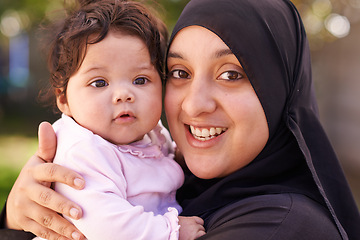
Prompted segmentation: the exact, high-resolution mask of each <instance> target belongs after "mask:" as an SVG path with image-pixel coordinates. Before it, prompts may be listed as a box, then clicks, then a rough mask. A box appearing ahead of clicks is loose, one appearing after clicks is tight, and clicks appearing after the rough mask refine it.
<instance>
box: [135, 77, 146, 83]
mask: <svg viewBox="0 0 360 240" xmlns="http://www.w3.org/2000/svg"><path fill="white" fill-rule="evenodd" d="M147 82H148V80H147V79H146V78H144V77H141V78H137V79H135V80H134V81H133V84H134V85H144V84H145V83H147Z"/></svg>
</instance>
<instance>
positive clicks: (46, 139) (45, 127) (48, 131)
mask: <svg viewBox="0 0 360 240" xmlns="http://www.w3.org/2000/svg"><path fill="white" fill-rule="evenodd" d="M38 136H39V148H38V151H37V153H36V155H37V156H39V157H40V158H41V159H43V160H44V161H46V162H52V160H53V159H54V157H55V152H56V135H55V132H54V129H53V128H52V126H51V124H50V123H48V122H42V123H40V125H39V130H38Z"/></svg>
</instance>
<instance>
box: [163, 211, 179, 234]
mask: <svg viewBox="0 0 360 240" xmlns="http://www.w3.org/2000/svg"><path fill="white" fill-rule="evenodd" d="M178 216H179V212H178V210H177V209H176V208H173V207H169V208H168V212H167V213H165V214H164V217H166V218H167V219H168V220H169V223H170V229H171V232H170V237H169V239H170V240H178V239H179V229H180V225H179V218H178Z"/></svg>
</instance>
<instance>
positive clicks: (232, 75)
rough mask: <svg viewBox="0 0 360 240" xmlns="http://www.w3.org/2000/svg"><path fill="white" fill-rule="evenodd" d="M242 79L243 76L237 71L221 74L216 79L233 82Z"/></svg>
mask: <svg viewBox="0 0 360 240" xmlns="http://www.w3.org/2000/svg"><path fill="white" fill-rule="evenodd" d="M242 78H244V75H243V74H241V73H239V72H237V71H227V72H224V73H222V74H221V75H220V76H219V77H218V79H222V80H230V81H235V80H239V79H242Z"/></svg>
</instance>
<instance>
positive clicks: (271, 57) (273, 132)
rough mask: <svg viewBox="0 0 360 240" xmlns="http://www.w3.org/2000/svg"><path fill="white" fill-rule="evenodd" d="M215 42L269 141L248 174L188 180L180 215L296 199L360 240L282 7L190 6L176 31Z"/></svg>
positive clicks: (275, 0)
mask: <svg viewBox="0 0 360 240" xmlns="http://www.w3.org/2000/svg"><path fill="white" fill-rule="evenodd" d="M191 25H197V26H202V27H205V28H207V29H209V30H210V31H212V32H214V33H215V34H216V35H218V36H219V37H220V38H221V39H222V40H223V41H224V43H225V44H226V45H227V46H228V47H229V48H230V49H231V50H232V52H233V53H234V54H235V56H236V57H237V58H238V60H239V61H240V63H241V64H242V66H243V67H244V70H245V72H246V74H247V76H248V78H249V80H250V82H251V84H252V86H253V88H254V89H255V92H256V94H257V96H258V98H259V100H260V102H261V104H262V107H263V109H264V111H265V115H266V118H267V121H268V126H269V131H270V137H269V141H268V143H267V145H266V146H265V148H264V149H263V151H262V152H261V153H260V154H259V155H258V156H257V157H256V158H255V160H254V161H252V162H251V163H250V164H249V165H248V166H246V167H244V168H242V169H240V170H238V171H237V172H235V173H233V174H231V175H229V176H227V177H225V178H221V179H212V180H203V179H199V178H196V177H195V176H193V175H192V176H189V178H188V180H187V182H186V183H185V185H184V186H183V188H182V189H180V190H179V191H178V199H179V201H180V202H181V203H182V205H183V206H184V212H183V214H184V215H195V214H196V215H200V216H203V217H204V218H206V216H209V215H210V214H211V213H213V212H214V211H215V210H216V209H218V208H220V207H223V206H224V205H226V204H229V203H232V202H235V201H237V200H240V199H242V198H245V197H249V196H254V195H260V194H270V193H284V192H292V193H301V194H304V195H306V196H308V197H310V198H312V199H313V200H315V201H317V202H319V203H321V204H323V205H324V206H325V207H327V208H328V210H329V212H330V213H331V215H332V217H333V219H334V222H335V223H336V225H337V227H338V229H339V232H340V233H341V235H342V237H343V239H356V238H357V237H359V236H360V230H359V229H360V217H359V211H358V209H357V207H356V205H355V202H354V200H353V197H352V194H351V191H350V189H349V187H348V184H347V182H346V180H345V177H344V175H343V172H342V170H341V167H340V165H339V163H338V160H337V157H336V155H335V153H334V151H333V149H332V147H331V145H330V143H329V141H328V138H327V136H326V134H325V132H324V130H323V128H322V127H321V124H320V122H319V119H318V110H317V103H316V100H315V94H314V90H313V85H312V75H311V62H310V53H309V46H308V42H307V38H306V34H305V30H304V27H303V24H302V21H301V19H300V16H299V13H298V12H297V10H296V8H295V7H294V5H293V4H292V3H291V2H290V1H287V0H192V1H190V3H188V5H187V6H186V7H185V8H184V10H183V12H182V14H181V16H180V18H179V20H178V22H177V24H176V26H175V27H174V30H173V33H172V36H171V39H170V44H171V42H172V40H173V39H174V37H175V36H176V33H177V32H179V31H180V30H181V29H183V28H185V27H187V26H191Z"/></svg>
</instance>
